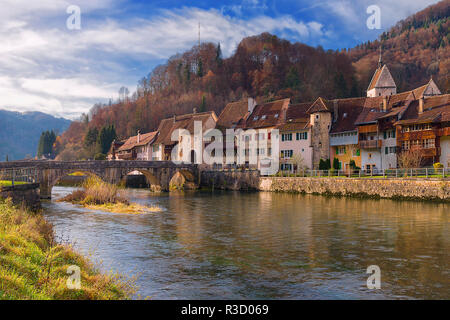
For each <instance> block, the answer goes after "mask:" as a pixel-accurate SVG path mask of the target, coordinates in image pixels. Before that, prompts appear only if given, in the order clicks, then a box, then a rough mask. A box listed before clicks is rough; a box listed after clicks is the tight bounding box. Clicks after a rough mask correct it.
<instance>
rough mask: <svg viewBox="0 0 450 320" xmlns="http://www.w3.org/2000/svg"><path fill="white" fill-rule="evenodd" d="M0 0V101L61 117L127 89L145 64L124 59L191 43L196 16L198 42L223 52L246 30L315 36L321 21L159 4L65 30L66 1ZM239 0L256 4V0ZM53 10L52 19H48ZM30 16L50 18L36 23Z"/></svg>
mask: <svg viewBox="0 0 450 320" xmlns="http://www.w3.org/2000/svg"><path fill="white" fill-rule="evenodd" d="M7 1H8V6H9V7H11V10H10V11H9V12H8V13H7V14H5V13H3V14H2V15H0V17H2V16H3V17H4V19H3V20H2V21H3V22H1V23H0V43H2V46H0V74H1V75H2V76H3V77H2V78H1V80H2V82H1V88H0V108H8V109H14V110H19V111H28V110H40V111H44V112H50V113H52V114H58V115H66V116H74V114H75V113H76V112H78V113H81V112H86V111H87V110H88V109H89V108H90V106H91V105H92V104H93V103H95V102H98V101H106V100H107V99H109V98H111V97H117V93H116V92H117V89H118V88H119V87H120V86H121V85H128V87H130V88H131V89H133V88H134V87H135V83H136V82H137V79H138V78H139V77H142V76H143V75H145V74H146V73H147V72H149V71H150V70H133V71H132V70H130V69H133V68H134V66H133V67H128V66H127V62H128V61H129V60H130V59H134V60H136V61H140V62H141V63H144V62H148V61H155V60H163V59H166V58H168V57H170V56H171V55H173V54H175V53H177V52H180V51H183V50H186V49H188V48H190V47H192V45H194V44H195V43H196V42H197V37H198V35H197V30H198V29H197V28H198V22H199V21H200V23H201V33H202V41H204V42H205V41H212V42H214V43H217V42H221V44H222V48H223V51H224V54H225V55H230V54H231V53H232V51H233V50H234V48H235V46H236V44H237V43H239V41H240V40H241V39H242V38H243V37H246V36H250V35H256V34H260V33H262V32H265V31H268V32H276V31H279V32H282V31H284V30H288V31H290V33H291V34H294V36H295V37H297V38H298V39H299V40H302V39H303V40H307V39H308V37H310V36H312V35H314V36H317V35H321V34H322V28H323V26H322V25H321V24H320V23H318V22H314V21H312V22H308V23H304V22H301V21H296V20H295V19H293V18H292V17H290V16H282V17H278V18H271V17H268V16H264V15H260V16H258V17H253V18H251V19H249V20H244V19H240V18H232V17H230V16H227V15H224V14H222V13H221V12H220V11H219V10H216V9H211V10H202V9H197V8H182V9H177V10H172V11H169V10H162V11H159V13H158V14H157V15H155V16H154V17H153V18H151V19H146V20H144V19H124V20H121V21H120V22H119V21H117V20H113V19H106V20H102V21H95V20H94V21H89V23H85V24H83V23H82V30H80V31H70V30H67V29H66V28H65V20H64V18H65V17H66V13H65V8H66V7H67V6H68V5H69V2H67V1H62V0H56V1H50V0H48V1H47V0H44V1H40V2H39V4H37V2H32V3H31V4H30V2H28V1H12V0H7ZM78 2H83V4H80V7H81V8H82V12H87V11H89V10H97V9H104V8H106V7H107V6H108V5H110V4H111V1H109V0H103V1H78ZM27 4H28V5H27ZM245 5H246V6H262V4H260V3H259V2H257V1H248V2H246V3H245ZM58 14H59V16H58V17H59V18H58V19H59V20H58V21H60V22H61V25H59V26H58V25H56V24H55V23H54V20H55V18H53V16H57V15H58ZM35 17H40V18H42V17H46V19H47V20H45V19H44V21H53V23H50V24H48V25H47V24H43V23H38V22H36V21H35V20H34V19H33V18H35ZM49 17H52V18H49ZM82 17H83V16H82ZM82 21H83V20H82ZM137 73H139V75H137Z"/></svg>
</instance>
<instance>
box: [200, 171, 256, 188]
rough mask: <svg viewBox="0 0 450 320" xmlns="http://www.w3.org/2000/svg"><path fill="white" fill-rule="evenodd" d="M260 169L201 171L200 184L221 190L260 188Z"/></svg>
mask: <svg viewBox="0 0 450 320" xmlns="http://www.w3.org/2000/svg"><path fill="white" fill-rule="evenodd" d="M259 178H260V176H259V171H258V170H246V171H238V170H235V171H201V178H200V181H201V182H200V185H201V186H202V187H206V188H212V189H221V190H258V189H259Z"/></svg>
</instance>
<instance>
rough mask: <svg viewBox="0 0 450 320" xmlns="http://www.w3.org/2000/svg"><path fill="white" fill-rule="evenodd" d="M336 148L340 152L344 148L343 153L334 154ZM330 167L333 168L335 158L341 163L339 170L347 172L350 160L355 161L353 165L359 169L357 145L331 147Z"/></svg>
mask: <svg viewBox="0 0 450 320" xmlns="http://www.w3.org/2000/svg"><path fill="white" fill-rule="evenodd" d="M338 148H339V149H340V150H341V151H342V149H343V148H345V153H341V152H340V151H339V153H336V152H337V151H338ZM357 150H359V156H358V155H357ZM330 154H331V157H330V158H331V159H330V160H331V166H333V160H334V158H337V159H338V160H339V162H341V170H347V169H349V168H350V160H354V161H355V165H356V166H357V167H360V168H361V150H360V149H359V147H358V145H357V144H352V145H342V146H332V147H331V151H330Z"/></svg>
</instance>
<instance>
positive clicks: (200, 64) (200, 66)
mask: <svg viewBox="0 0 450 320" xmlns="http://www.w3.org/2000/svg"><path fill="white" fill-rule="evenodd" d="M197 76H198V77H199V78H201V77H203V61H202V59H201V58H200V59H198V65H197Z"/></svg>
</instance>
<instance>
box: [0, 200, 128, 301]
mask: <svg viewBox="0 0 450 320" xmlns="http://www.w3.org/2000/svg"><path fill="white" fill-rule="evenodd" d="M70 266H77V267H79V268H80V278H81V288H80V289H69V288H68V286H67V279H68V277H69V275H68V274H67V270H68V268H69V267H70ZM133 294H134V287H133V283H132V281H130V280H127V279H126V278H125V277H123V276H120V275H115V274H102V273H100V271H99V270H98V269H97V268H96V267H95V266H94V265H93V264H92V263H91V262H90V261H89V260H88V259H86V258H85V257H83V256H81V255H79V254H78V253H76V252H75V251H74V250H73V248H72V247H71V246H70V245H65V244H57V243H56V239H55V237H54V233H53V227H52V225H51V224H49V223H48V222H47V221H46V220H45V219H44V217H43V216H42V215H41V214H38V213H33V212H31V211H27V210H26V209H20V208H18V207H15V206H14V205H13V204H12V202H11V200H3V199H0V299H7V300H9V299H13V300H17V299H25V300H35V299H38V300H52V299H57V300H72V299H77V300H78V299H83V300H87V299H89V300H91V299H92V300H110V299H112V300H117V299H128V298H131V296H132V295H133Z"/></svg>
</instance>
